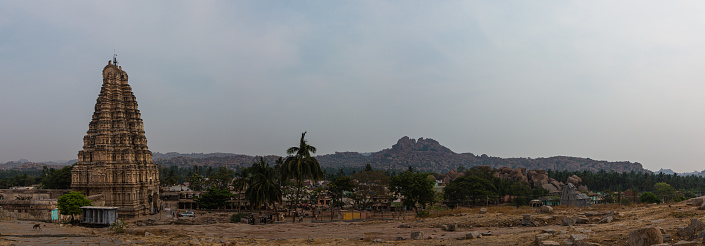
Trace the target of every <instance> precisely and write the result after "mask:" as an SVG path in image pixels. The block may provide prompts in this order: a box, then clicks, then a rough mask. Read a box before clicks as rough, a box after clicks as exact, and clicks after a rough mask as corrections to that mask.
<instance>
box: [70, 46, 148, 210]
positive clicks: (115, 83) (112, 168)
mask: <svg viewBox="0 0 705 246" xmlns="http://www.w3.org/2000/svg"><path fill="white" fill-rule="evenodd" d="M117 65H118V64H117V59H116V58H115V57H113V60H112V61H108V65H107V66H105V68H103V86H102V87H101V89H100V94H98V99H97V101H96V103H95V112H94V113H93V118H92V119H91V122H90V124H89V125H88V132H86V136H85V137H83V150H81V151H79V152H78V164H77V165H75V166H74V167H73V170H72V171H71V189H73V190H76V191H82V192H83V194H85V195H87V196H92V195H98V194H102V195H103V198H104V200H105V206H111V207H118V215H119V216H120V217H139V216H141V215H145V214H150V213H152V212H153V211H154V209H155V208H157V207H158V206H159V169H158V168H157V166H156V165H155V164H154V163H153V162H152V152H151V151H149V149H148V148H147V138H146V137H145V135H144V127H143V124H142V118H141V115H140V111H139V110H138V109H137V100H136V98H135V95H134V94H133V93H132V88H131V87H130V85H129V84H128V83H127V73H125V71H123V70H122V67H121V66H117Z"/></svg>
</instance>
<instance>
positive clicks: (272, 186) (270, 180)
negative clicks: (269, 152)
mask: <svg viewBox="0 0 705 246" xmlns="http://www.w3.org/2000/svg"><path fill="white" fill-rule="evenodd" d="M249 173H250V178H249V179H250V184H249V185H248V186H247V190H246V191H245V197H247V200H248V201H249V202H250V206H252V207H253V208H257V209H259V208H260V207H262V205H264V206H267V207H268V206H269V205H274V208H275V211H276V205H275V203H278V202H281V201H282V191H281V188H280V186H279V184H278V182H277V180H276V172H275V170H274V168H272V167H270V166H269V164H267V161H265V160H264V157H260V158H259V162H255V163H253V164H252V166H251V167H250V169H249ZM277 213H278V212H277Z"/></svg>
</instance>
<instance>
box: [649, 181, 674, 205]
mask: <svg viewBox="0 0 705 246" xmlns="http://www.w3.org/2000/svg"><path fill="white" fill-rule="evenodd" d="M654 195H656V196H657V197H660V198H661V200H663V201H664V202H667V201H672V200H673V199H674V198H675V197H674V196H675V195H676V189H674V188H673V187H672V186H671V185H669V184H667V183H666V182H658V183H656V184H655V185H654Z"/></svg>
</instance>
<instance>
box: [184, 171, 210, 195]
mask: <svg viewBox="0 0 705 246" xmlns="http://www.w3.org/2000/svg"><path fill="white" fill-rule="evenodd" d="M186 182H188V183H189V184H188V187H189V188H191V190H194V191H202V190H203V187H204V186H205V182H206V179H205V178H203V176H201V174H200V173H198V172H193V173H191V174H189V176H188V177H186Z"/></svg>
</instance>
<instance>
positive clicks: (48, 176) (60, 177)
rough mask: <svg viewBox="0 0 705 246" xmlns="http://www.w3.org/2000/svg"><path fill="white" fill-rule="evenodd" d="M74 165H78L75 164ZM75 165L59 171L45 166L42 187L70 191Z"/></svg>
mask: <svg viewBox="0 0 705 246" xmlns="http://www.w3.org/2000/svg"><path fill="white" fill-rule="evenodd" d="M74 165H76V164H75V163H74ZM72 169H73V165H70V166H65V167H63V168H61V169H59V170H56V169H54V168H47V167H46V166H44V170H43V171H42V181H41V185H42V188H44V189H70V188H71V170H72Z"/></svg>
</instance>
